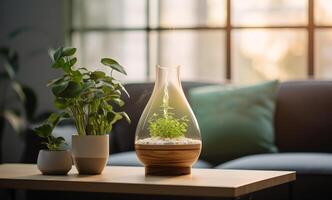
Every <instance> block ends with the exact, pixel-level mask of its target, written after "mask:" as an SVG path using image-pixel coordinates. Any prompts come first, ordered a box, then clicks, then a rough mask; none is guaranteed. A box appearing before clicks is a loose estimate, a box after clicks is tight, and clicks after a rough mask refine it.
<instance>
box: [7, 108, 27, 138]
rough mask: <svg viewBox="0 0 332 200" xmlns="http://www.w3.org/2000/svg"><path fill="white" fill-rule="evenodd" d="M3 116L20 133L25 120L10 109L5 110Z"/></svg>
mask: <svg viewBox="0 0 332 200" xmlns="http://www.w3.org/2000/svg"><path fill="white" fill-rule="evenodd" d="M3 116H4V118H5V119H6V120H7V122H8V123H9V124H10V125H11V127H13V129H14V130H15V131H16V132H18V133H21V132H22V131H23V130H24V127H25V121H24V119H23V118H22V117H20V115H19V114H18V113H16V112H14V111H12V110H5V111H4V113H3Z"/></svg>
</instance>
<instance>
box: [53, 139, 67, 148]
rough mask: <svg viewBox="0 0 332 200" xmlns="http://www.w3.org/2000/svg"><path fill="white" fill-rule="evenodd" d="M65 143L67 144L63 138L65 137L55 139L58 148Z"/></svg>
mask: <svg viewBox="0 0 332 200" xmlns="http://www.w3.org/2000/svg"><path fill="white" fill-rule="evenodd" d="M64 142H65V138H63V137H56V138H54V144H56V145H57V146H60V145H61V144H63V143H64Z"/></svg>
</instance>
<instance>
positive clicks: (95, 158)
mask: <svg viewBox="0 0 332 200" xmlns="http://www.w3.org/2000/svg"><path fill="white" fill-rule="evenodd" d="M72 153H73V158H74V163H75V166H76V168H77V171H78V172H79V174H101V173H102V171H103V170H104V167H105V165H106V163H107V159H108V156H109V137H108V135H85V136H79V135H73V136H72Z"/></svg>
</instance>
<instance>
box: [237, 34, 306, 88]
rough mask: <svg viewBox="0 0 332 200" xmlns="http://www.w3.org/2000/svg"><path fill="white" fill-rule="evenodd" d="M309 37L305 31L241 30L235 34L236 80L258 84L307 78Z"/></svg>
mask: <svg viewBox="0 0 332 200" xmlns="http://www.w3.org/2000/svg"><path fill="white" fill-rule="evenodd" d="M306 36H307V34H306V32H305V31H304V30H303V31H302V30H296V31H295V30H292V31H291V30H237V31H235V32H234V34H233V36H232V37H233V44H232V45H233V48H232V61H233V68H232V69H233V74H232V75H233V79H234V81H235V82H240V83H254V82H258V81H262V80H270V79H280V80H287V79H298V78H303V77H305V76H306V64H307V57H306V53H307V39H306V38H307V37H306Z"/></svg>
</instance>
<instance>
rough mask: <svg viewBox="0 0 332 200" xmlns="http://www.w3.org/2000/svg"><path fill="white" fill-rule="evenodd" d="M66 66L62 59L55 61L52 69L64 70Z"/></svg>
mask: <svg viewBox="0 0 332 200" xmlns="http://www.w3.org/2000/svg"><path fill="white" fill-rule="evenodd" d="M65 65H66V60H65V59H64V58H59V59H57V60H56V61H55V62H54V64H53V65H52V67H53V68H64V67H65Z"/></svg>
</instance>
